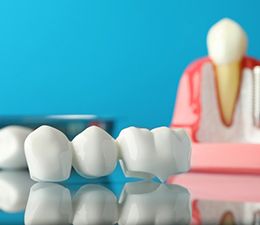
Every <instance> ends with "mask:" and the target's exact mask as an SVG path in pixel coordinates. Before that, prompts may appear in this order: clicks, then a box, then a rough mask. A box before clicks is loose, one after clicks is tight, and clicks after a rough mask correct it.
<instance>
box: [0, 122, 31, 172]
mask: <svg viewBox="0 0 260 225" xmlns="http://www.w3.org/2000/svg"><path fill="white" fill-rule="evenodd" d="M31 131H32V130H31V129H29V128H26V127H21V126H7V127H4V128H2V129H0V168H3V169H20V168H26V167H27V163H26V160H25V156H24V141H25V139H26V137H27V136H28V135H29V134H30V132H31Z"/></svg>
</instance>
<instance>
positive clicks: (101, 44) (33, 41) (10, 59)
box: [0, 0, 260, 134]
mask: <svg viewBox="0 0 260 225" xmlns="http://www.w3.org/2000/svg"><path fill="white" fill-rule="evenodd" d="M259 10H260V1H257V0H251V1H250V0H247V1H242V0H241V1H238V0H237V1H235V0H218V1H208V0H197V1H193V0H189V1H188V0H182V1H177V0H163V1H157V0H131V1H121V0H110V1H107V0H103V1H101V0H95V1H85V0H77V1H69V0H56V1H53V0H45V1H34V0H25V1H13V0H5V1H1V2H0V31H1V33H0V79H1V81H0V84H1V88H0V102H1V107H0V108H1V111H0V112H1V114H2V115H17V114H19V115H25V114H26V115H27V114H30V115H31V114H83V113H86V114H97V115H99V116H105V117H112V118H115V119H116V120H117V123H116V125H117V126H116V131H115V134H118V132H119V130H120V129H122V128H124V127H126V126H130V125H135V126H141V127H147V128H152V127H156V126H162V125H166V126H168V125H169V123H170V120H171V116H172V112H173V106H174V101H175V96H176V91H177V85H178V81H179V79H180V76H181V74H182V72H183V70H184V69H185V67H186V66H187V65H188V64H189V63H191V62H192V61H193V60H195V59H197V58H199V57H203V56H205V55H207V49H206V35H207V31H208V29H209V28H210V26H211V25H213V24H214V23H215V22H217V21H218V20H219V19H221V18H223V17H230V18H232V19H234V20H236V21H237V22H238V23H240V24H241V25H242V26H243V27H244V29H245V30H246V32H247V34H248V37H249V51H248V53H249V55H251V56H254V57H257V58H260V27H259V20H260V19H259V18H258V15H259Z"/></svg>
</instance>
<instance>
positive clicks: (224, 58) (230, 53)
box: [207, 19, 247, 65]
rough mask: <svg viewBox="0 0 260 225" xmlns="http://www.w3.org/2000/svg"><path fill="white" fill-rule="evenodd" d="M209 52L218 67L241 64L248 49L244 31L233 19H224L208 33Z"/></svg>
mask: <svg viewBox="0 0 260 225" xmlns="http://www.w3.org/2000/svg"><path fill="white" fill-rule="evenodd" d="M207 44H208V52H209V56H210V57H211V59H212V60H213V61H214V62H215V63H216V64H217V65H223V64H229V63H232V62H239V61H240V60H241V58H242V57H243V56H244V55H245V53H246V49H247V36H246V33H245V32H244V30H243V29H242V28H241V27H240V25H239V24H237V23H236V22H235V21H233V20H231V19H222V20H221V21H219V22H218V23H216V24H215V25H214V26H213V27H212V28H211V29H210V30H209V32H208V36H207Z"/></svg>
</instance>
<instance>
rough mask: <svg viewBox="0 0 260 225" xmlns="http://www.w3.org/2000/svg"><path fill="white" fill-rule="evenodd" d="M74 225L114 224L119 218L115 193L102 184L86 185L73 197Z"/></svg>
mask: <svg viewBox="0 0 260 225" xmlns="http://www.w3.org/2000/svg"><path fill="white" fill-rule="evenodd" d="M73 209H74V210H73V211H74V219H73V225H82V224H84V225H92V224H95V225H112V224H116V222H117V220H118V206H117V199H116V197H115V195H114V194H113V193H112V192H111V191H110V190H108V189H107V188H105V187H102V186H100V185H85V186H83V187H82V188H80V190H79V191H78V192H77V193H76V195H75V197H74V198H73Z"/></svg>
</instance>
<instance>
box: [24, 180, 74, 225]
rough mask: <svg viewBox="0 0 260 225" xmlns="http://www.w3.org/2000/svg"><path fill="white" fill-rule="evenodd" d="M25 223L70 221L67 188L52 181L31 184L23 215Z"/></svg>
mask: <svg viewBox="0 0 260 225" xmlns="http://www.w3.org/2000/svg"><path fill="white" fill-rule="evenodd" d="M24 223H25V225H42V224H46V225H48V224H49V225H53V224H55V225H56V224H60V225H66V224H68V225H69V224H71V223H72V203H71V196H70V192H69V190H68V189H67V188H65V187H63V186H61V185H58V184H53V183H37V184H35V185H33V186H32V188H31V191H30V196H29V199H28V202H27V206H26V209H25V215H24Z"/></svg>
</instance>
